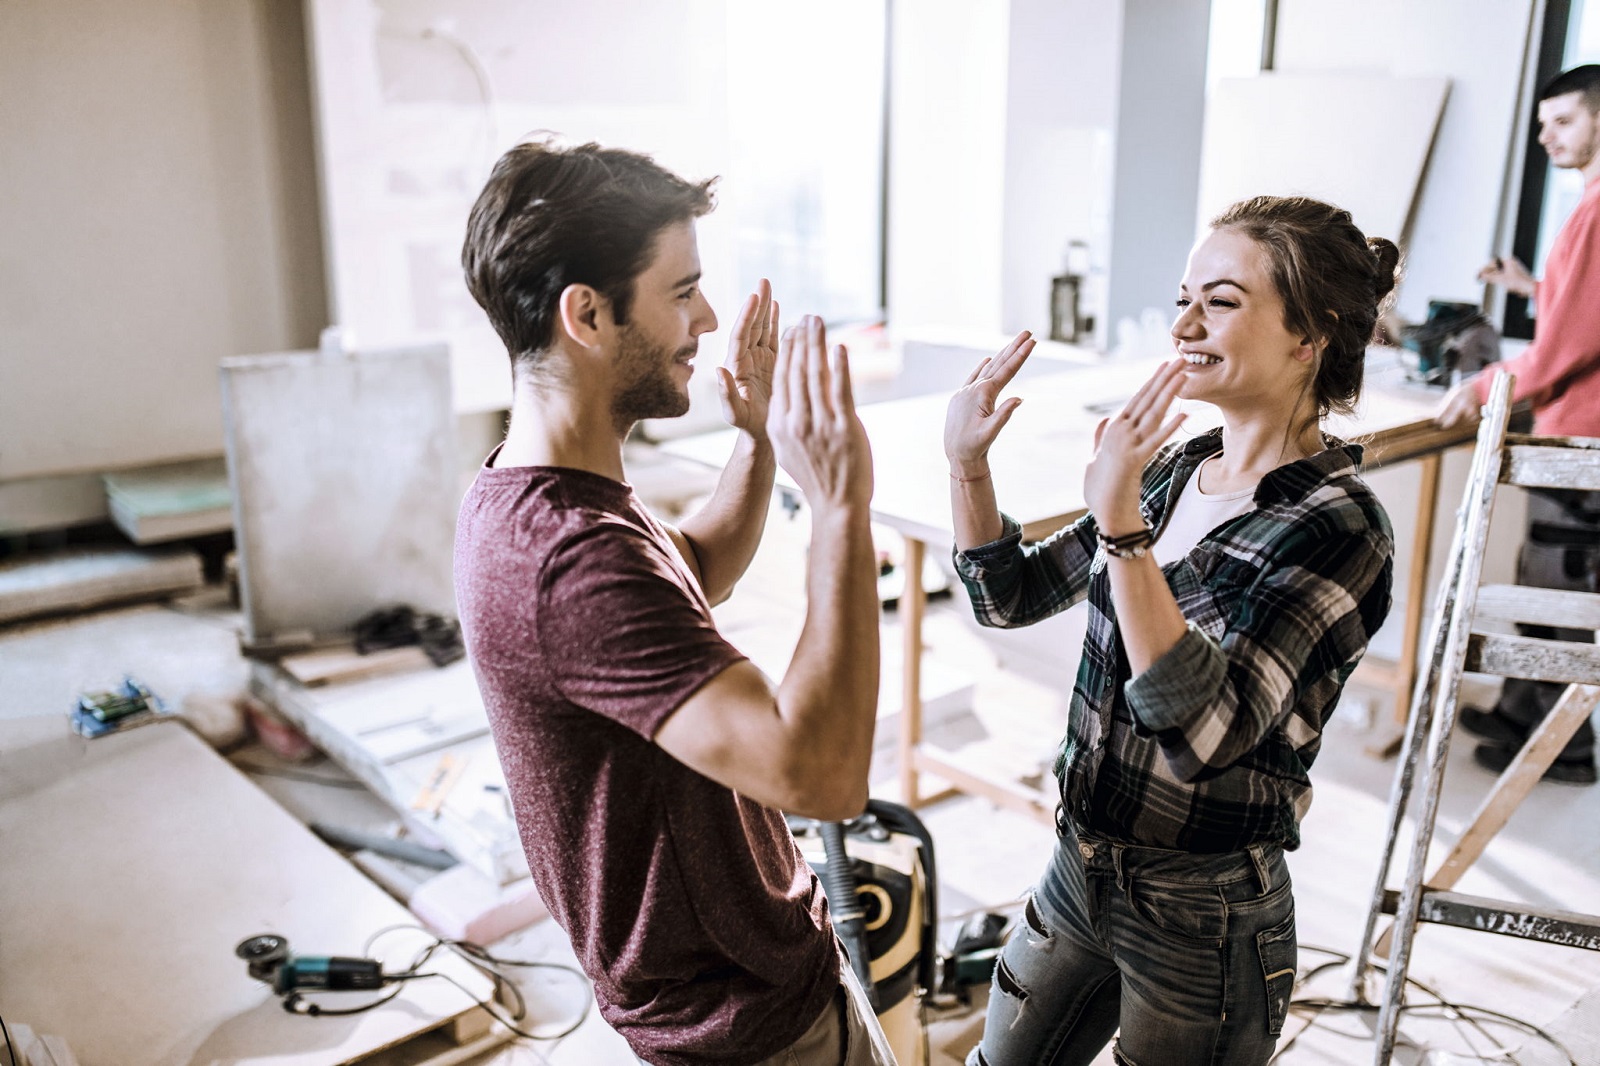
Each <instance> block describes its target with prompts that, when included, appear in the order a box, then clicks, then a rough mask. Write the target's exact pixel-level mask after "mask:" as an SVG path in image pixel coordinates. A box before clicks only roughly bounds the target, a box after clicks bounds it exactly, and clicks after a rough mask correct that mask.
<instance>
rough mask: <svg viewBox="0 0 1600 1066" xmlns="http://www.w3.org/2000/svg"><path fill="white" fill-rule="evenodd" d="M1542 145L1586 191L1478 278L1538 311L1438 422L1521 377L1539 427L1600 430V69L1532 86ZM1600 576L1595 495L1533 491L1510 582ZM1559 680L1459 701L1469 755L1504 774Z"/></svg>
mask: <svg viewBox="0 0 1600 1066" xmlns="http://www.w3.org/2000/svg"><path fill="white" fill-rule="evenodd" d="M1538 116H1539V144H1540V145H1542V146H1543V147H1544V150H1545V151H1546V152H1547V153H1548V154H1549V156H1550V162H1551V163H1553V164H1555V165H1556V166H1558V167H1564V168H1569V169H1572V170H1577V171H1579V172H1580V173H1581V174H1582V175H1583V181H1584V189H1583V197H1582V199H1580V200H1579V201H1578V206H1577V208H1575V209H1574V210H1573V212H1572V214H1571V216H1569V217H1568V219H1567V221H1566V223H1565V224H1564V225H1563V226H1562V227H1561V232H1560V234H1558V235H1557V237H1556V240H1555V243H1554V244H1553V245H1551V248H1550V254H1549V256H1548V257H1547V258H1546V261H1545V273H1544V278H1543V280H1535V279H1534V277H1533V275H1532V274H1530V273H1529V272H1528V270H1527V268H1526V267H1524V266H1523V265H1522V264H1521V263H1519V262H1517V260H1516V259H1514V258H1506V259H1496V260H1494V261H1493V262H1492V263H1490V264H1489V265H1488V266H1486V267H1484V268H1483V270H1482V271H1481V272H1480V273H1479V275H1478V277H1479V278H1480V279H1481V280H1483V281H1487V282H1490V283H1492V284H1495V285H1501V286H1503V287H1504V288H1506V289H1507V290H1508V291H1510V292H1514V293H1518V294H1520V295H1522V296H1526V297H1528V298H1529V299H1531V300H1533V301H1534V304H1535V306H1536V308H1537V322H1536V325H1535V327H1534V338H1533V343H1532V344H1530V345H1528V347H1527V349H1526V350H1525V351H1524V352H1523V353H1522V354H1521V355H1519V356H1517V357H1516V358H1514V359H1508V360H1506V361H1505V362H1503V363H1499V364H1495V365H1494V366H1491V367H1490V368H1489V369H1488V370H1486V371H1485V372H1484V373H1482V374H1479V375H1476V376H1475V377H1473V378H1469V379H1468V380H1467V381H1464V382H1462V383H1461V384H1460V385H1458V386H1456V387H1455V388H1454V389H1452V390H1451V391H1450V392H1449V393H1448V394H1447V395H1446V396H1445V399H1444V403H1443V404H1442V405H1441V407H1440V410H1439V415H1438V420H1439V422H1440V423H1441V424H1443V425H1451V424H1454V423H1456V422H1459V421H1461V420H1463V419H1467V418H1476V417H1477V415H1478V410H1479V408H1480V407H1481V406H1482V405H1483V403H1484V401H1485V400H1487V399H1488V395H1489V384H1490V381H1491V380H1492V377H1493V375H1494V374H1497V373H1509V374H1515V375H1516V386H1515V389H1516V395H1515V397H1514V398H1515V399H1518V400H1521V399H1527V400H1529V401H1531V403H1532V404H1533V413H1534V432H1536V433H1540V434H1548V435H1551V436H1563V437H1567V436H1577V437H1600V65H1595V64H1587V65H1585V66H1581V67H1574V68H1573V69H1571V70H1569V71H1567V72H1565V73H1563V74H1561V75H1558V76H1557V77H1556V78H1554V79H1553V80H1552V81H1551V82H1550V83H1549V84H1548V85H1546V86H1545V87H1544V89H1543V91H1542V92H1541V93H1540V94H1539V112H1538ZM1597 576H1600V492H1574V491H1560V490H1532V491H1530V492H1529V494H1528V535H1527V538H1526V540H1525V541H1524V544H1523V548H1522V556H1521V559H1520V561H1519V565H1518V572H1517V580H1518V582H1519V583H1521V584H1524V585H1535V586H1538V587H1541V588H1556V589H1575V590H1579V591H1585V592H1594V591H1597ZM1523 630H1524V632H1525V633H1526V634H1527V635H1529V636H1545V637H1551V636H1558V635H1559V636H1560V637H1561V639H1565V640H1592V639H1593V634H1591V633H1585V632H1579V631H1575V630H1552V629H1549V628H1547V627H1543V626H1526V627H1523ZM1564 689H1565V686H1563V685H1558V684H1552V683H1549V682H1535V681H1525V680H1521V679H1516V678H1513V679H1510V680H1508V681H1507V682H1506V684H1505V688H1504V689H1503V690H1502V691H1501V694H1500V700H1499V702H1498V703H1497V704H1496V705H1495V707H1494V708H1493V709H1492V710H1489V711H1481V710H1478V709H1476V708H1471V707H1468V708H1464V709H1463V710H1462V713H1461V724H1462V726H1463V727H1464V728H1466V729H1467V730H1468V731H1470V732H1473V733H1476V734H1477V735H1478V736H1480V737H1483V738H1484V743H1482V744H1479V745H1478V747H1477V748H1476V750H1474V752H1473V757H1474V758H1475V759H1476V760H1477V761H1478V762H1479V763H1480V764H1482V765H1484V766H1486V767H1488V768H1490V769H1493V770H1503V769H1504V768H1505V767H1506V766H1507V765H1508V764H1509V763H1510V761H1511V758H1512V756H1514V755H1515V754H1516V751H1517V749H1519V748H1520V747H1521V746H1522V743H1523V741H1524V740H1526V739H1527V736H1528V733H1529V731H1530V730H1531V729H1532V728H1533V727H1534V726H1536V725H1538V724H1539V723H1540V722H1541V721H1543V720H1544V717H1545V715H1547V714H1548V713H1549V711H1550V708H1551V707H1553V706H1554V705H1555V701H1556V699H1557V698H1558V697H1559V696H1560V694H1561V692H1562V691H1563V690H1564ZM1545 778H1546V780H1552V781H1564V782H1568V783H1571V784H1593V783H1594V781H1595V761H1594V727H1593V725H1592V724H1591V723H1588V722H1585V723H1584V724H1583V726H1582V727H1581V728H1580V729H1579V730H1578V732H1577V734H1576V735H1574V736H1573V738H1572V741H1571V742H1570V743H1569V744H1568V745H1567V747H1566V749H1565V750H1563V751H1562V753H1561V755H1560V756H1559V757H1558V758H1557V759H1556V761H1555V763H1554V765H1552V766H1551V767H1550V769H1549V770H1548V771H1546V773H1545Z"/></svg>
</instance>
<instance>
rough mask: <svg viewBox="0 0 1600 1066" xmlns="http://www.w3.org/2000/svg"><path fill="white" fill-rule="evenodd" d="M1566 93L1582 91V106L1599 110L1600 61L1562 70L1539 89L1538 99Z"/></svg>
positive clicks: (1546, 98) (1591, 109) (1547, 98)
mask: <svg viewBox="0 0 1600 1066" xmlns="http://www.w3.org/2000/svg"><path fill="white" fill-rule="evenodd" d="M1568 93H1582V94H1583V106H1584V107H1587V108H1588V109H1589V110H1590V111H1600V63H1585V64H1584V65H1583V66H1581V67H1573V68H1572V69H1571V70H1564V71H1562V72H1561V73H1560V74H1557V75H1556V76H1555V77H1553V78H1551V79H1550V80H1549V81H1548V82H1546V83H1545V86H1544V88H1543V89H1540V90H1539V99H1540V100H1549V99H1551V98H1553V97H1556V96H1565V95H1567V94H1568Z"/></svg>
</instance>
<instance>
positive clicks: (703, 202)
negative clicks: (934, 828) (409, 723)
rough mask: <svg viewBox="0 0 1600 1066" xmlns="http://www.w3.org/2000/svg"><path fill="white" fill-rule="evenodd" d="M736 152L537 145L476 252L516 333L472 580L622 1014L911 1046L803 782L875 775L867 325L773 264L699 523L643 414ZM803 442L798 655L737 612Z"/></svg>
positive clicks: (699, 307)
mask: <svg viewBox="0 0 1600 1066" xmlns="http://www.w3.org/2000/svg"><path fill="white" fill-rule="evenodd" d="M710 185H711V183H710V182H702V183H700V184H691V183H689V182H686V181H684V180H683V179H681V178H679V177H677V176H676V175H674V174H672V173H670V172H668V171H666V170H664V169H662V168H661V167H659V166H657V165H656V164H655V163H654V162H652V161H651V160H650V159H648V158H647V157H645V156H641V155H637V154H635V153H632V152H625V151H620V150H616V149H605V148H601V147H599V146H598V145H594V144H587V145H581V146H578V147H572V148H558V147H554V146H552V145H550V144H547V143H529V144H523V145H520V146H518V147H516V148H514V149H512V150H511V151H510V152H508V153H506V155H505V156H503V157H502V158H501V159H500V161H499V163H498V164H496V166H495V169H494V172H493V174H492V175H491V176H490V178H489V182H488V184H487V186H485V188H484V190H483V192H482V194H481V195H480V196H479V197H478V201H477V203H476V205H475V206H474V207H473V209H472V215H471V218H470V220H469V222H468V226H467V238H466V243H465V246H464V248H463V249H462V263H463V265H464V267H465V269H466V276H467V284H468V287H469V288H470V289H471V291H472V294H473V296H474V297H475V298H476V299H477V301H478V302H479V303H480V304H481V305H482V306H483V308H484V310H485V311H486V312H487V313H488V316H489V320H490V322H491V323H492V324H493V325H494V327H495V330H496V331H497V332H498V333H499V335H500V337H501V339H502V340H503V341H504V342H505V344H506V348H507V350H508V351H509V353H510V356H511V370H512V380H513V398H512V408H511V422H510V428H509V430H508V431H507V434H506V439H505V443H504V444H502V445H501V446H500V447H498V448H497V449H496V450H495V451H494V452H493V453H491V454H490V456H489V458H488V459H487V460H486V461H485V463H484V465H483V469H482V470H481V471H480V472H479V474H478V477H477V480H476V481H475V482H474V484H473V486H472V488H471V490H470V491H469V492H468V493H467V496H466V499H465V500H464V501H463V502H462V505H461V516H460V522H459V526H458V531H457V535H456V555H455V568H456V596H457V601H458V605H459V608H460V611H461V622H462V628H463V631H464V633H465V636H466V641H467V648H468V650H469V652H470V653H471V656H472V661H473V666H474V668H475V669H476V671H477V676H478V685H479V688H480V689H481V690H482V693H483V698H484V703H485V706H486V707H487V708H488V712H489V721H490V725H491V727H492V728H493V730H494V736H495V743H496V747H497V748H498V750H499V753H500V760H501V764H502V765H503V767H504V769H505V775H506V781H507V784H508V785H509V787H510V792H511V798H512V802H513V806H514V808H515V812H516V818H517V826H518V829H519V831H520V833H521V836H522V842H523V847H524V849H525V850H526V851H527V855H528V863H529V866H530V868H531V869H532V871H533V876H534V880H535V882H536V883H537V884H538V886H539V891H540V893H541V894H542V895H543V897H544V899H545V902H546V903H547V904H548V905H549V907H550V910H551V912H552V913H553V914H554V915H555V917H556V920H557V921H559V922H560V923H561V925H562V927H563V928H565V929H566V930H567V932H568V934H569V935H570V936H571V937H572V941H573V946H574V949H575V950H576V952H577V954H578V958H579V960H580V961H581V962H582V964H583V967H584V970H585V971H586V972H587V973H588V975H589V976H590V978H591V979H592V980H593V981H594V985H595V996H596V999H597V1000H598V1002H599V1004H600V1009H601V1012H602V1014H603V1015H604V1017H605V1018H606V1020H607V1021H608V1022H610V1023H611V1025H612V1026H613V1027H615V1028H616V1029H617V1031H618V1032H620V1033H621V1034H622V1036H623V1037H624V1038H625V1039H626V1040H627V1041H628V1043H629V1045H630V1046H631V1047H632V1048H633V1050H634V1052H635V1053H636V1054H637V1055H638V1056H639V1057H640V1058H642V1059H643V1060H645V1061H646V1062H650V1063H654V1064H660V1066H702V1064H704V1066H747V1064H755V1063H765V1062H768V1061H769V1060H773V1059H774V1058H775V1057H777V1056H782V1058H781V1061H783V1062H785V1063H789V1062H798V1063H806V1064H811V1063H816V1064H824V1063H825V1064H829V1066H832V1064H837V1063H848V1064H850V1066H856V1064H876V1063H885V1062H892V1061H893V1059H892V1056H891V1055H890V1053H889V1052H888V1050H887V1047H886V1045H885V1044H884V1041H883V1035H882V1032H881V1030H880V1029H879V1028H878V1025H877V1021H876V1019H875V1018H874V1017H873V1016H872V1012H871V1009H870V1007H867V1006H866V1005H865V997H864V996H863V995H862V994H861V993H860V988H859V986H858V985H855V984H854V978H853V976H852V975H851V973H850V968H849V967H848V966H842V967H841V965H840V960H839V954H838V948H837V942H836V941H835V939H834V936H833V931H832V927H831V926H830V924H829V921H828V913H827V905H826V902H825V900H824V897H823V892H822V888H821V885H820V884H819V883H818V881H817V878H816V877H815V876H814V875H813V874H812V872H811V871H810V869H809V868H808V867H807V866H806V864H805V861H804V860H803V859H802V858H801V856H800V853H799V851H798V850H797V849H796V847H795V845H794V842H793V840H792V838H791V837H790V835H789V832H788V829H787V826H786V824H785V822H784V819H783V815H782V814H781V813H779V812H780V811H792V812H795V813H797V814H804V815H809V816H811V817H815V818H820V819H826V820H838V819H842V818H848V817H853V816H854V815H856V814H859V813H860V812H861V810H862V809H863V808H864V806H865V804H866V798H867V765H868V760H869V758H870V755H871V749H872V732H873V719H874V714H875V710H876V702H877V691H878V600H877V584H876V573H875V570H874V566H873V552H872V543H871V537H870V532H869V527H868V502H869V500H870V499H871V495H872V466H871V456H870V454H869V451H868V446H867V440H866V435H865V433H864V432H863V430H862V428H861V423H860V420H859V419H858V418H857V417H856V414H855V407H854V403H853V401H852V398H851V392H850V379H849V368H848V363H847V362H846V357H845V353H844V349H843V348H842V347H840V348H837V349H836V350H835V352H834V353H833V358H832V360H831V361H830V360H829V358H828V352H827V346H826V340H825V337H824V333H823V328H822V324H821V322H820V321H819V320H817V319H815V318H810V319H807V320H804V321H803V322H802V323H801V325H799V326H797V327H792V328H791V329H789V330H788V331H787V332H786V333H784V334H783V336H782V338H781V340H780V338H779V337H778V332H777V331H778V308H777V305H776V303H774V302H773V301H772V299H771V293H770V290H769V288H768V286H767V284H766V282H764V281H763V282H762V283H761V285H760V286H759V288H758V290H757V292H756V293H755V294H753V295H752V296H750V298H749V299H748V300H746V301H745V304H744V306H743V307H742V308H741V310H740V312H739V316H738V318H737V320H736V321H735V323H734V327H733V331H732V336H731V338H730V341H729V346H728V357H727V359H726V360H725V362H724V363H723V366H722V367H721V368H719V369H718V371H717V375H718V379H719V385H720V391H721V399H722V406H723V413H724V416H725V418H726V419H727V421H728V422H729V423H730V424H731V425H733V426H734V427H735V428H736V429H738V430H739V434H738V443H737V444H736V446H735V448H734V453H733V456H732V458H731V459H730V460H729V462H728V465H727V467H726V468H725V469H724V471H723V474H722V478H721V480H720V482H719V483H718V485H717V489H716V492H715V493H714V494H713V496H712V497H711V499H710V501H709V502H708V503H707V504H706V506H705V507H704V508H703V509H702V510H701V511H700V512H699V513H698V514H696V515H694V516H692V517H690V518H687V519H685V520H684V521H683V522H682V523H681V524H680V525H679V527H678V528H676V529H674V528H673V527H671V526H669V525H667V524H665V523H663V522H661V521H659V520H658V519H656V518H655V517H654V516H652V515H651V514H650V513H649V512H648V511H646V510H645V508H644V507H643V506H642V505H641V504H640V502H639V499H638V497H637V496H636V495H635V494H634V492H633V490H632V489H631V488H630V487H629V485H628V484H627V481H626V479H625V474H624V471H623V465H622V443H623V441H624V439H625V438H626V437H627V436H628V433H629V431H630V430H631V429H632V427H633V425H634V424H635V423H636V422H638V421H639V420H640V419H642V418H666V417H675V416H678V415H682V414H683V413H684V412H685V411H687V410H688V408H689V393H688V384H689V376H690V373H691V368H692V360H693V359H694V356H695V353H696V351H697V347H698V339H699V337H700V336H701V335H702V334H704V333H709V332H711V331H712V330H714V329H715V328H716V325H717V319H716V315H715V314H714V313H713V312H712V310H711V307H710V305H709V304H708V303H707V302H706V299H705V296H704V295H703V294H702V293H701V291H700V287H699V284H698V282H699V278H700V262H699V253H698V251H697V248H696V243H695V229H694V224H695V220H696V219H697V218H699V217H700V216H701V215H704V214H705V213H706V212H707V211H709V210H711V207H712V198H711V192H710ZM778 462H781V463H782V464H783V467H784V469H785V470H786V471H788V472H789V474H790V476H791V477H793V479H794V480H795V482H796V484H798V485H799V487H800V489H801V490H802V491H803V492H804V494H805V497H806V500H807V502H808V504H809V505H810V508H811V512H812V525H811V548H810V554H809V557H808V568H809V572H808V576H807V612H806V621H805V626H804V628H803V631H802V633H801V636H800V641H799V644H798V646H797V647H796V649H795V653H794V659H793V661H792V662H791V664H790V666H789V669H788V671H787V672H786V673H785V675H784V677H783V680H782V682H781V683H779V684H777V685H774V684H773V683H772V682H770V681H768V679H767V678H766V677H765V676H764V675H763V674H762V673H761V671H760V670H758V669H757V668H756V667H755V666H754V665H752V664H751V663H750V662H749V661H748V660H747V659H745V657H744V656H743V655H741V654H740V653H739V652H738V651H737V650H736V649H734V648H733V647H732V646H731V645H729V644H728V643H727V642H726V641H724V640H723V639H722V637H721V635H720V634H719V633H718V632H717V629H716V625H715V623H714V622H713V620H712V617H711V610H710V607H711V604H713V603H716V602H718V601H720V600H722V599H724V598H725V597H726V596H727V595H728V593H729V592H730V591H731V589H732V587H733V584H734V582H735V581H736V580H738V578H739V577H740V576H741V575H742V574H743V573H744V570H745V568H746V566H748V565H749V562H750V558H751V556H752V555H753V554H754V552H755V549H756V545H757V543H758V542H759V541H760V538H761V532H762V528H763V526H764V523H765V519H766V513H767V507H768V502H769V499H770V495H771V491H772V479H773V473H774V464H775V463H778Z"/></svg>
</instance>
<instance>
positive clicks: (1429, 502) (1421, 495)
mask: <svg viewBox="0 0 1600 1066" xmlns="http://www.w3.org/2000/svg"><path fill="white" fill-rule="evenodd" d="M1419 463H1420V466H1421V469H1422V484H1421V485H1420V486H1419V487H1418V489H1417V525H1416V530H1415V532H1414V533H1413V534H1412V537H1411V566H1410V569H1409V571H1408V572H1407V574H1406V619H1405V628H1404V629H1402V630H1401V631H1400V661H1399V662H1398V663H1396V664H1395V672H1394V679H1395V683H1394V721H1395V724H1397V725H1400V726H1404V725H1405V723H1406V716H1407V715H1409V714H1410V713H1411V690H1412V688H1413V687H1415V685H1416V683H1417V638H1418V635H1419V634H1420V632H1421V630H1422V613H1423V611H1424V609H1425V608H1426V603H1425V601H1426V600H1427V597H1428V569H1429V564H1430V563H1431V561H1432V557H1433V522H1434V517H1435V514H1436V512H1437V511H1438V509H1439V468H1440V466H1441V465H1443V459H1442V457H1441V456H1440V454H1439V453H1438V452H1433V453H1431V454H1429V455H1425V456H1423V457H1422V458H1421V460H1420V461H1419Z"/></svg>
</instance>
